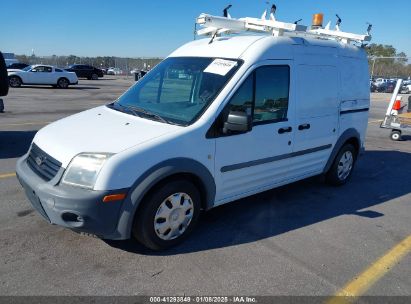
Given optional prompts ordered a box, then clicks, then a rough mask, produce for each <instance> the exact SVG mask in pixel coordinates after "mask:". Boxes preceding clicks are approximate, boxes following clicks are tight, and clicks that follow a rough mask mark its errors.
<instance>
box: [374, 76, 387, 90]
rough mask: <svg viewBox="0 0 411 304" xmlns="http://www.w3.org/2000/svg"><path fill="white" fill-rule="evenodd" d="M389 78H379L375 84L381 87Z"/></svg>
mask: <svg viewBox="0 0 411 304" xmlns="http://www.w3.org/2000/svg"><path fill="white" fill-rule="evenodd" d="M387 81H388V80H387V79H385V78H377V79H376V80H375V82H374V84H375V85H376V86H377V88H378V87H380V86H381V85H383V84H384V83H386V82H387Z"/></svg>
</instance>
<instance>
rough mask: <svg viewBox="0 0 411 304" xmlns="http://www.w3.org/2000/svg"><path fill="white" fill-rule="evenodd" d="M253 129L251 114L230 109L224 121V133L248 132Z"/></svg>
mask: <svg viewBox="0 0 411 304" xmlns="http://www.w3.org/2000/svg"><path fill="white" fill-rule="evenodd" d="M251 129H252V120H251V115H248V114H247V113H245V112H241V111H230V112H229V113H228V117H227V119H226V121H225V122H224V127H223V133H224V134H238V133H247V132H249V131H251Z"/></svg>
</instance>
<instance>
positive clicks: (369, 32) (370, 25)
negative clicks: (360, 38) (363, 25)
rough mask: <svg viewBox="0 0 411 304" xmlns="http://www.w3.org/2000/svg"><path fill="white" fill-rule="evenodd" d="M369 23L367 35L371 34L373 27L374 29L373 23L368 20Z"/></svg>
mask: <svg viewBox="0 0 411 304" xmlns="http://www.w3.org/2000/svg"><path fill="white" fill-rule="evenodd" d="M367 24H368V27H367V35H369V36H370V35H371V29H372V24H371V23H369V22H367Z"/></svg>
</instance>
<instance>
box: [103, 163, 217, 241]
mask: <svg viewBox="0 0 411 304" xmlns="http://www.w3.org/2000/svg"><path fill="white" fill-rule="evenodd" d="M179 173H189V174H193V175H195V176H197V177H198V178H199V180H200V181H201V183H202V186H203V188H204V190H205V191H204V192H205V209H210V208H211V207H212V206H213V204H214V199H215V193H216V186H215V182H214V178H213V176H212V175H211V173H210V171H209V170H208V169H207V168H206V167H205V166H204V165H202V164H201V163H200V162H198V161H196V160H193V159H189V158H174V159H169V160H167V161H164V162H161V163H159V164H157V165H156V166H154V167H152V168H150V169H149V170H147V171H146V172H145V173H144V174H142V175H141V176H140V177H139V178H138V179H137V181H136V182H135V183H134V184H133V186H132V187H131V188H130V191H129V193H128V195H127V198H126V199H125V200H124V202H123V206H122V208H121V210H120V216H119V220H118V225H117V230H116V232H115V233H114V234H113V235H112V236H108V237H107V238H109V239H117V240H120V239H128V238H130V236H131V230H132V226H133V220H134V216H135V213H136V211H137V209H138V207H139V205H140V203H141V202H142V200H143V198H144V196H145V195H146V194H147V192H148V191H149V190H150V189H152V187H153V186H154V185H156V184H157V183H159V182H160V181H162V180H164V179H165V178H167V177H169V176H172V175H175V174H179Z"/></svg>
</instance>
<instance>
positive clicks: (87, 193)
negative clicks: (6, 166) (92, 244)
mask: <svg viewBox="0 0 411 304" xmlns="http://www.w3.org/2000/svg"><path fill="white" fill-rule="evenodd" d="M26 158H27V155H25V156H23V157H22V158H20V159H19V160H18V161H17V166H16V173H17V178H18V180H19V182H20V184H21V185H22V186H23V188H24V190H25V192H26V195H27V197H28V199H29V201H30V202H31V204H32V205H33V207H34V208H35V209H36V210H37V211H38V212H39V213H40V214H41V215H42V216H43V217H44V218H45V219H46V220H47V221H48V222H49V223H51V224H56V225H59V226H63V227H67V228H70V229H73V230H75V231H78V232H85V233H89V234H94V235H96V236H98V237H101V238H111V236H112V235H115V234H116V233H115V230H116V228H117V224H118V219H119V216H120V214H119V213H120V209H121V206H122V201H115V202H109V203H103V201H102V200H103V197H104V196H106V195H110V194H114V193H116V194H118V193H126V192H127V191H128V189H120V190H110V191H94V190H87V189H81V188H76V187H71V186H68V185H64V184H60V183H59V181H60V179H61V177H62V175H63V173H64V169H63V168H61V169H60V171H59V172H58V173H57V175H56V176H55V177H54V178H53V179H52V180H51V181H49V182H46V181H44V180H43V179H41V178H40V177H39V176H38V175H37V174H36V173H34V172H33V171H32V170H31V168H30V167H29V166H28V165H27V161H26Z"/></svg>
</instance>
